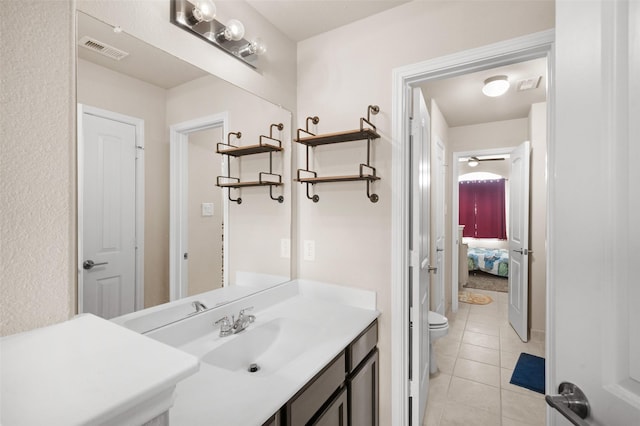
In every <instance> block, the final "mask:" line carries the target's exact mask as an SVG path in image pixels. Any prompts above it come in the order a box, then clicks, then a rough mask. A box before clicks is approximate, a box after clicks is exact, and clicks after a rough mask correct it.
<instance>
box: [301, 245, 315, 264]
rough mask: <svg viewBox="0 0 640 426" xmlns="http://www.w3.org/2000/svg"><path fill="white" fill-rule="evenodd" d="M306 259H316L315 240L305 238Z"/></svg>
mask: <svg viewBox="0 0 640 426" xmlns="http://www.w3.org/2000/svg"><path fill="white" fill-rule="evenodd" d="M303 248H304V256H303V257H304V260H311V261H313V260H316V242H315V241H314V240H304V247H303Z"/></svg>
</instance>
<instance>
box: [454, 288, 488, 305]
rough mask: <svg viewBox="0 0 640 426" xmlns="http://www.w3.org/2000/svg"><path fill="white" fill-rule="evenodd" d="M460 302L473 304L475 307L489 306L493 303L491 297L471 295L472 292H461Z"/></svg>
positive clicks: (459, 295)
mask: <svg viewBox="0 0 640 426" xmlns="http://www.w3.org/2000/svg"><path fill="white" fill-rule="evenodd" d="M458 300H459V301H460V302H462V303H471V304H473V305H488V304H489V303H491V302H493V299H492V298H491V296H487V295H486V294H478V293H471V292H470V291H459V292H458Z"/></svg>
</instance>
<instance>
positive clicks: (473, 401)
mask: <svg viewBox="0 0 640 426" xmlns="http://www.w3.org/2000/svg"><path fill="white" fill-rule="evenodd" d="M515 395H517V394H515ZM447 399H448V400H449V401H455V402H459V403H461V404H463V405H470V406H472V407H475V408H481V409H483V410H487V411H489V412H491V413H494V414H498V413H499V412H500V389H499V388H496V387H493V386H489V385H485V384H482V383H477V382H474V381H471V380H467V379H463V378H460V377H455V376H454V377H452V378H451V384H450V385H449V392H448V393H447Z"/></svg>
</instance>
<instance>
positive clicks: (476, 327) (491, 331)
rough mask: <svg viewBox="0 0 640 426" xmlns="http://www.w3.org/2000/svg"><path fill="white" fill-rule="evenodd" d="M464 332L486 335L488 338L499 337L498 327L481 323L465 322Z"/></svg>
mask: <svg viewBox="0 0 640 426" xmlns="http://www.w3.org/2000/svg"><path fill="white" fill-rule="evenodd" d="M465 330H466V331H472V332H474V333H481V334H488V335H490V336H500V327H499V326H497V325H492V324H483V323H481V322H473V321H467V326H466V327H465Z"/></svg>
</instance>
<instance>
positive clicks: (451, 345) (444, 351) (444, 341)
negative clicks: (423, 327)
mask: <svg viewBox="0 0 640 426" xmlns="http://www.w3.org/2000/svg"><path fill="white" fill-rule="evenodd" d="M434 347H435V348H436V356H440V355H445V356H453V357H457V356H458V349H459V348H460V341H459V340H455V339H452V338H449V336H445V337H441V338H440V339H438V340H436V342H435V344H434Z"/></svg>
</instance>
